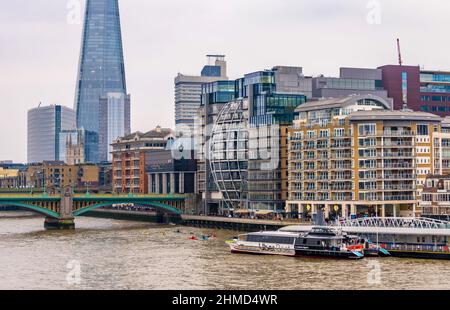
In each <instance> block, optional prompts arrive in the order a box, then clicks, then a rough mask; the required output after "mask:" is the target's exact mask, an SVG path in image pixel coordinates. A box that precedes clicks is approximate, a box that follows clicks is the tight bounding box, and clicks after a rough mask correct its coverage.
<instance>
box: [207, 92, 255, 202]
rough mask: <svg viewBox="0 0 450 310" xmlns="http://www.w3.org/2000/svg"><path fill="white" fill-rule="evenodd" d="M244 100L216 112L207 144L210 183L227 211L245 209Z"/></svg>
mask: <svg viewBox="0 0 450 310" xmlns="http://www.w3.org/2000/svg"><path fill="white" fill-rule="evenodd" d="M247 126H248V100H238V101H231V102H229V103H227V104H226V105H225V106H224V107H223V109H222V111H221V112H220V114H219V116H218V118H217V120H216V122H215V124H214V128H213V131H212V135H211V142H210V152H209V157H210V167H211V173H212V175H213V178H214V181H215V183H216V185H217V187H218V188H219V190H220V191H221V192H222V194H223V197H224V201H225V204H226V205H227V207H228V208H230V209H238V208H245V207H246V200H247V197H246V187H247V166H248V129H247Z"/></svg>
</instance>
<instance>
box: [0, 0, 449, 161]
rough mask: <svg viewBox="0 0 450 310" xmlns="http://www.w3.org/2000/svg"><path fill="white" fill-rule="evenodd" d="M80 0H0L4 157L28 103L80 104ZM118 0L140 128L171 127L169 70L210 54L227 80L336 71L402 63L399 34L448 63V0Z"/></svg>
mask: <svg viewBox="0 0 450 310" xmlns="http://www.w3.org/2000/svg"><path fill="white" fill-rule="evenodd" d="M73 1H74V0H14V1H9V0H0V3H1V6H0V99H1V103H0V107H1V110H0V111H1V118H0V119H1V122H0V142H1V144H0V145H1V147H0V160H8V159H10V160H14V161H16V162H24V161H25V160H26V139H27V137H26V136H27V132H26V124H27V122H26V121H27V110H28V109H30V108H33V107H36V106H37V105H38V103H39V102H42V103H43V104H45V105H47V104H63V105H67V106H69V107H73V102H74V92H75V80H76V75H77V67H78V58H79V51H80V41H81V31H82V23H79V24H76V23H75V24H73V23H69V22H68V17H69V20H73V18H72V17H73V16H74V15H73V13H74V12H73V11H71V10H69V9H68V8H67V7H68V5H69V6H70V4H71V3H72V2H73ZM75 1H76V0H75ZM82 2H84V1H82ZM119 2H120V9H121V19H122V35H123V43H124V52H125V66H126V75H127V86H128V91H129V93H131V95H132V130H133V131H136V130H140V131H146V130H150V129H151V128H153V127H155V126H156V125H161V126H173V125H174V120H173V118H174V103H173V98H174V94H173V78H174V77H175V76H176V75H177V73H178V72H181V73H185V74H198V73H199V72H200V70H201V68H202V66H203V65H204V64H205V62H206V57H205V55H206V54H207V53H223V54H225V55H227V60H228V68H229V70H228V72H229V76H230V78H237V77H240V76H241V75H242V74H244V73H248V72H252V71H256V70H262V69H270V68H271V67H273V66H275V65H292V66H302V67H303V68H304V73H305V74H307V75H316V74H320V73H323V74H326V75H333V76H337V75H338V72H339V67H340V66H354V67H377V66H380V65H384V64H394V63H397V51H396V42H395V40H396V38H397V37H400V38H401V43H402V52H403V58H404V62H405V64H411V65H418V64H420V65H421V66H424V67H425V68H427V69H442V70H450V57H449V52H448V51H449V49H450V39H449V36H448V31H447V30H448V15H449V12H450V1H448V0H427V1H422V0H378V1H376V0H372V1H369V0H339V1H336V0H221V1H219V0H120V1H119ZM377 3H379V4H380V10H379V9H378V8H377ZM378 13H380V14H378ZM75 17H76V14H75ZM75 20H76V18H75Z"/></svg>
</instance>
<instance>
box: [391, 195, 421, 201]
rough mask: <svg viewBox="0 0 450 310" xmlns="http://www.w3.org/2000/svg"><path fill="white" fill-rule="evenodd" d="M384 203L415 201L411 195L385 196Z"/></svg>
mask: <svg viewBox="0 0 450 310" xmlns="http://www.w3.org/2000/svg"><path fill="white" fill-rule="evenodd" d="M384 200H386V201H404V200H416V199H415V197H414V196H413V195H392V196H391V195H385V196H384Z"/></svg>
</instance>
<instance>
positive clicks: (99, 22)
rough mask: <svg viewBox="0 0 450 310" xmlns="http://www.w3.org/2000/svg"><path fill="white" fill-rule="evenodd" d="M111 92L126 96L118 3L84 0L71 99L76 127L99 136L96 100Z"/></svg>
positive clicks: (116, 1) (107, 0)
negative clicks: (81, 36)
mask: <svg viewBox="0 0 450 310" xmlns="http://www.w3.org/2000/svg"><path fill="white" fill-rule="evenodd" d="M112 92H114V93H122V94H124V95H126V94H127V90H126V81H125V66H124V57H123V48H122V35H121V27H120V15H119V4H118V0H87V2H86V12H85V19H84V28H83V39H82V46H81V55H80V65H79V73H78V80H77V85H76V99H75V110H76V113H77V126H78V128H84V129H85V130H88V131H93V132H97V133H99V130H100V115H99V104H100V98H101V97H103V96H106V95H107V94H108V93H112ZM127 116H128V117H129V114H128V115H127ZM128 123H129V121H128Z"/></svg>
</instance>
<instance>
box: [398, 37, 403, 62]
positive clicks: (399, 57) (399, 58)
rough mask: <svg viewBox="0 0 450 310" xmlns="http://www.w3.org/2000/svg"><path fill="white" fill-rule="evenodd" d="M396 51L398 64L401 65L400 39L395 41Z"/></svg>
mask: <svg viewBox="0 0 450 310" xmlns="http://www.w3.org/2000/svg"><path fill="white" fill-rule="evenodd" d="M397 50H398V63H399V65H400V66H401V65H403V61H402V51H401V50H400V39H397Z"/></svg>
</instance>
